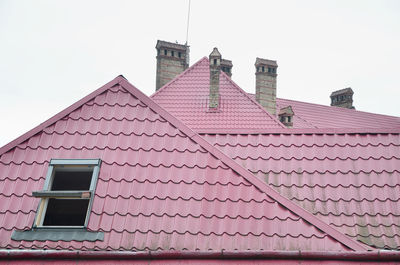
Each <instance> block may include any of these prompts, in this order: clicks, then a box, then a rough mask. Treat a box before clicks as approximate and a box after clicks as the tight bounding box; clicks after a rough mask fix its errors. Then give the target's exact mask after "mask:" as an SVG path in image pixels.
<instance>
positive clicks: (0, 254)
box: [0, 250, 400, 262]
mask: <svg viewBox="0 0 400 265" xmlns="http://www.w3.org/2000/svg"><path fill="white" fill-rule="evenodd" d="M0 259H3V260H6V259H8V260H21V259H30V260H43V259H53V260H56V259H76V260H113V259H115V260H147V259H152V260H164V259H168V260H174V259H180V260H181V259H215V260H224V259H238V260H254V259H268V260H325V261H332V260H336V261H339V260H340V261H366V262H371V261H400V251H384V250H383V251H382V250H379V251H355V252H341V251H299V250H295V251H139V252H133V251H66V250H0Z"/></svg>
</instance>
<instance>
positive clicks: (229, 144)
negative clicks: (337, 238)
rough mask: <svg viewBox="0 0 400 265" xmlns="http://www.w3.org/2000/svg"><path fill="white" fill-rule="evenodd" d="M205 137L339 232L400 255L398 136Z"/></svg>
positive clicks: (322, 134)
mask: <svg viewBox="0 0 400 265" xmlns="http://www.w3.org/2000/svg"><path fill="white" fill-rule="evenodd" d="M205 138H206V139H207V140H208V141H210V142H212V143H214V144H215V145H216V146H217V147H218V148H220V149H221V150H223V152H224V153H226V154H227V155H229V156H230V157H232V158H233V159H234V160H235V161H236V162H238V163H239V164H241V165H242V166H244V167H246V168H247V169H249V170H250V171H251V172H252V173H253V174H255V175H256V176H257V177H258V178H260V179H262V180H263V181H265V182H266V183H268V184H269V185H270V186H272V187H274V189H276V190H277V191H278V192H280V193H281V194H282V195H284V196H285V197H287V198H289V199H290V200H291V201H293V202H295V203H296V204H298V205H300V206H301V207H303V208H304V209H307V210H308V211H310V212H312V213H313V214H314V215H315V216H317V217H318V218H321V219H322V220H324V221H325V222H327V223H329V224H330V225H332V226H333V227H336V228H337V229H338V230H340V231H341V232H343V233H345V234H347V235H348V236H350V237H352V238H354V239H357V240H359V241H361V242H363V243H365V244H368V245H370V246H373V247H378V248H387V249H395V250H400V203H399V202H400V131H398V132H397V133H371V134H368V133H314V134H313V133H310V132H309V133H307V134H301V133H296V134H290V133H288V134H253V135H237V134H236V135H205Z"/></svg>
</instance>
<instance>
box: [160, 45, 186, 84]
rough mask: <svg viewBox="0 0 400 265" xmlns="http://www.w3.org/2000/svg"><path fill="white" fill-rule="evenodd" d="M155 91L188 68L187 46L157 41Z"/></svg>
mask: <svg viewBox="0 0 400 265" xmlns="http://www.w3.org/2000/svg"><path fill="white" fill-rule="evenodd" d="M156 49H157V57H156V58H157V73H156V90H158V89H160V88H161V87H162V86H164V85H165V84H166V83H168V82H169V81H171V80H172V79H173V78H175V77H176V76H177V75H179V74H180V73H182V72H183V71H184V70H185V69H186V68H188V66H189V46H187V45H182V44H178V43H173V42H166V41H161V40H158V41H157V45H156Z"/></svg>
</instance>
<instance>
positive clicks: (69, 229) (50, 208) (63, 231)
mask: <svg viewBox="0 0 400 265" xmlns="http://www.w3.org/2000/svg"><path fill="white" fill-rule="evenodd" d="M100 163H101V160H100V159H52V160H51V161H50V164H49V168H48V170H47V175H46V180H45V183H44V187H43V190H40V191H34V192H32V195H33V196H34V197H37V198H40V202H39V206H38V210H37V213H36V217H35V221H34V224H33V227H32V229H31V230H14V231H13V234H12V236H11V238H12V239H13V240H17V241H20V240H24V241H35V240H36V241H47V240H53V241H58V240H61V241H97V240H100V241H102V240H104V232H101V231H88V230H87V229H86V227H87V225H88V222H89V217H90V216H89V215H90V212H91V207H92V203H93V199H94V192H95V190H96V183H97V177H98V174H99V171H100Z"/></svg>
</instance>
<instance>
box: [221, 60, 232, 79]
mask: <svg viewBox="0 0 400 265" xmlns="http://www.w3.org/2000/svg"><path fill="white" fill-rule="evenodd" d="M232 67H233V64H232V61H230V60H226V59H221V70H222V71H223V72H224V73H226V74H227V75H228V76H229V77H232Z"/></svg>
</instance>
